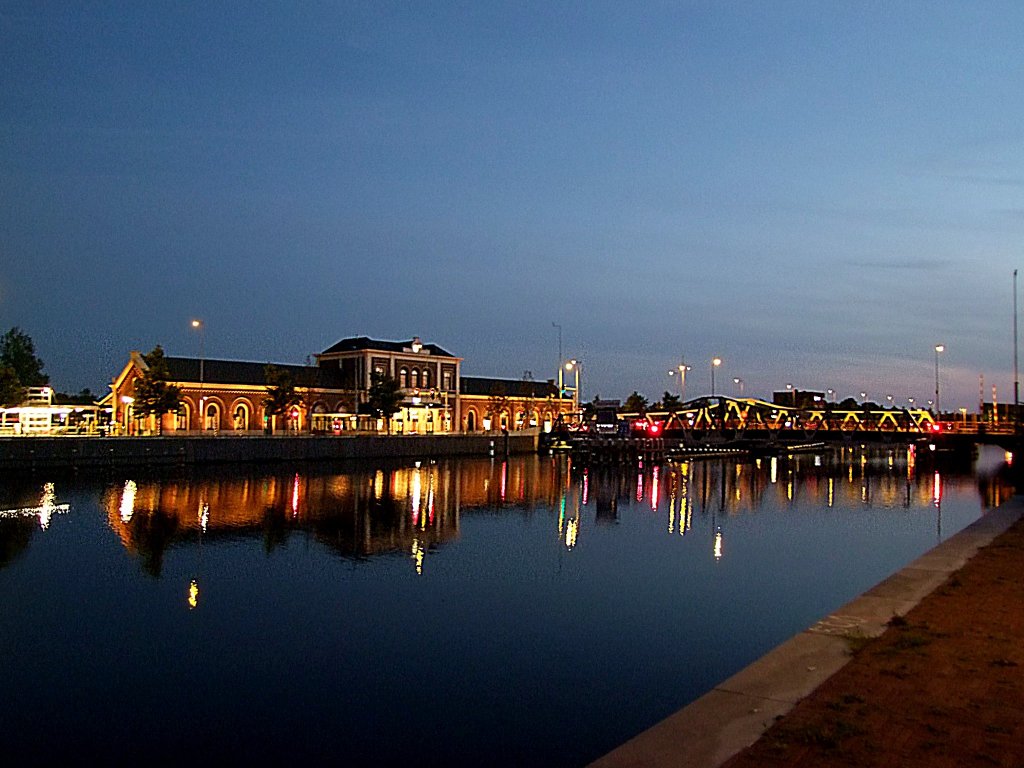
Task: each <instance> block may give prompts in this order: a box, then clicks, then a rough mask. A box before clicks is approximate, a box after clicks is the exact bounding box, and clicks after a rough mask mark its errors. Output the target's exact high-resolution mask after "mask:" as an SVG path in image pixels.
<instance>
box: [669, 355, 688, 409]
mask: <svg viewBox="0 0 1024 768" xmlns="http://www.w3.org/2000/svg"><path fill="white" fill-rule="evenodd" d="M692 370H693V368H691V367H690V366H689V365H687V364H686V363H685V362H682V363H680V364H679V365H677V366H676V367H675V369H674V370H671V371H669V372H668V375H669V376H679V400H680V401H685V400H686V372H687V371H692Z"/></svg>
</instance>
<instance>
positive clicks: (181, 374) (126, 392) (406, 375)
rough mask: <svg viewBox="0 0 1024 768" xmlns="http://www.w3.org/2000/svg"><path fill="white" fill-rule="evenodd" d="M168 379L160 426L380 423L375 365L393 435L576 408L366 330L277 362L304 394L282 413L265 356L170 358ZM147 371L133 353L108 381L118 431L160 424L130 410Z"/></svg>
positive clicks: (540, 388)
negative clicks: (374, 397) (387, 398)
mask: <svg viewBox="0 0 1024 768" xmlns="http://www.w3.org/2000/svg"><path fill="white" fill-rule="evenodd" d="M164 360H165V361H166V363H167V368H168V372H169V375H170V383H172V384H174V385H176V386H178V387H179V388H180V390H181V408H180V410H179V411H178V413H176V414H167V415H166V416H165V417H164V419H163V424H162V428H163V431H164V432H165V433H170V432H175V431H188V432H219V433H246V432H260V431H262V430H263V429H264V427H265V426H266V425H268V423H269V422H270V421H271V419H274V421H275V422H276V423H273V424H271V426H273V428H274V430H275V431H282V430H284V431H291V432H306V431H314V432H319V433H341V432H351V431H366V430H370V431H379V430H382V429H383V428H384V423H383V420H377V419H375V418H373V417H372V416H368V415H366V414H365V413H363V412H362V411H363V410H364V409H362V408H361V406H363V405H365V403H366V402H367V401H368V399H369V390H370V385H371V383H372V378H373V374H374V373H375V372H378V373H382V374H386V375H387V376H390V377H391V378H393V379H395V380H396V381H397V382H398V383H399V386H400V387H401V389H402V394H403V399H402V407H401V408H400V410H399V411H398V413H396V414H395V416H394V417H393V418H392V419H391V430H392V432H393V433H398V434H431V433H444V432H460V431H468V432H476V431H482V430H498V429H502V428H506V429H509V430H510V431H515V430H520V429H526V428H529V427H534V426H538V427H544V426H545V425H548V426H549V425H550V424H551V423H553V421H554V420H555V419H557V417H558V415H559V414H562V413H569V412H571V410H572V401H571V400H570V399H568V398H564V397H559V396H558V391H557V388H555V386H554V385H553V383H551V382H545V383H540V382H527V381H516V380H509V379H485V378H479V377H468V378H464V377H462V376H461V365H462V358H460V357H456V356H455V355H453V354H451V353H450V352H448V351H446V350H444V349H442V348H441V347H439V346H437V345H436V344H424V343H423V342H422V341H421V340H420V339H419V337H414V338H412V339H411V340H409V341H380V340H377V339H370V338H368V337H365V336H358V337H352V338H346V339H342V340H341V341H339V342H337V343H336V344H334V345H332V346H331V347H328V348H327V349H325V350H324V351H323V352H321V353H320V354H318V355H315V364H312V365H292V364H284V363H274V364H273V365H274V366H275V367H276V368H278V369H283V370H284V371H287V372H288V373H290V374H291V376H292V379H293V380H294V382H295V385H296V392H297V394H298V395H299V397H300V399H301V402H300V403H298V404H297V405H296V406H295V407H293V408H292V409H291V412H290V413H288V414H286V415H284V416H283V417H277V418H275V417H271V416H269V415H268V414H267V413H266V410H265V407H264V402H263V401H264V399H265V398H266V396H267V393H268V387H267V383H266V381H267V377H266V369H267V365H268V363H260V362H248V361H238V360H217V359H199V358H193V357H166V356H165V358H164ZM146 370H147V365H146V361H145V359H144V358H143V356H142V355H141V354H140V353H139V352H132V353H131V355H130V356H129V360H128V362H127V363H126V364H125V366H124V368H123V369H122V370H121V372H120V373H119V374H118V375H117V376H116V377H115V378H114V379H113V381H112V383H111V393H110V394H109V395H107V396H106V398H104V400H103V404H105V405H107V406H109V407H110V408H111V409H112V418H111V421H112V422H113V423H114V424H116V425H117V428H118V431H120V432H121V433H122V434H130V433H134V432H136V431H140V430H142V431H156V426H157V425H156V424H155V423H152V420H150V423H148V424H146V425H141V424H138V423H137V422H136V419H135V418H134V416H133V413H132V403H133V402H134V397H133V396H134V382H135V381H137V380H138V379H139V378H141V377H142V376H143V375H144V374H145V372H146Z"/></svg>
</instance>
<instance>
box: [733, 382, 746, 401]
mask: <svg viewBox="0 0 1024 768" xmlns="http://www.w3.org/2000/svg"><path fill="white" fill-rule="evenodd" d="M732 383H733V384H735V385H736V386H737V387H739V388H740V398H742V397H743V379H741V378H739V377H735V378H733V380H732Z"/></svg>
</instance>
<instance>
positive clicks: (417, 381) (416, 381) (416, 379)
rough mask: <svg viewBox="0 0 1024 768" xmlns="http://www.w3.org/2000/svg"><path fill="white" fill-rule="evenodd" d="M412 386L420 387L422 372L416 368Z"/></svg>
mask: <svg viewBox="0 0 1024 768" xmlns="http://www.w3.org/2000/svg"><path fill="white" fill-rule="evenodd" d="M412 388H413V389H419V388H420V372H419V371H418V370H417V369H416V368H413V369H412Z"/></svg>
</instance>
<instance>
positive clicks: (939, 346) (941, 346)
mask: <svg viewBox="0 0 1024 768" xmlns="http://www.w3.org/2000/svg"><path fill="white" fill-rule="evenodd" d="M945 351H946V346H945V345H944V344H936V345H935V415H936V416H940V414H941V413H942V410H941V408H940V407H939V352H945Z"/></svg>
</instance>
